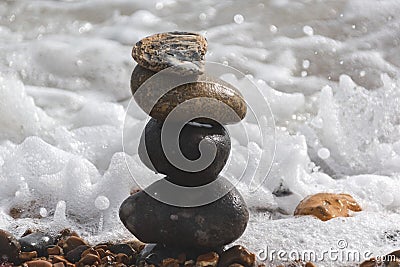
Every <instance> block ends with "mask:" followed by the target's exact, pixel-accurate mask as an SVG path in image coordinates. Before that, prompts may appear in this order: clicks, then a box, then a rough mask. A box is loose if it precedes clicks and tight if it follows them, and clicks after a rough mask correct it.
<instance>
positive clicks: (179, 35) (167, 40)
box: [132, 32, 207, 71]
mask: <svg viewBox="0 0 400 267" xmlns="http://www.w3.org/2000/svg"><path fill="white" fill-rule="evenodd" d="M206 52H207V40H206V38H204V37H203V36H201V35H199V34H197V33H191V32H166V33H158V34H154V35H151V36H148V37H146V38H143V39H142V40H140V41H139V42H137V43H136V44H135V46H134V47H133V49H132V57H133V59H134V60H135V61H136V62H137V63H138V64H139V65H141V66H142V67H144V68H146V69H149V70H152V71H160V70H163V69H166V68H168V67H171V66H178V65H180V64H182V63H186V62H198V63H200V62H201V61H203V60H204V57H205V54H206ZM198 67H199V68H201V67H200V66H198Z"/></svg>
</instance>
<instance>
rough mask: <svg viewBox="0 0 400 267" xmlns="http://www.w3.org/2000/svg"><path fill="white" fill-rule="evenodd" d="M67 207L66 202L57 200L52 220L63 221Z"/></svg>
mask: <svg viewBox="0 0 400 267" xmlns="http://www.w3.org/2000/svg"><path fill="white" fill-rule="evenodd" d="M66 209H67V204H66V203H65V201H63V200H61V201H58V203H57V206H56V210H55V211H54V221H56V222H63V221H65V220H66V216H65V212H66Z"/></svg>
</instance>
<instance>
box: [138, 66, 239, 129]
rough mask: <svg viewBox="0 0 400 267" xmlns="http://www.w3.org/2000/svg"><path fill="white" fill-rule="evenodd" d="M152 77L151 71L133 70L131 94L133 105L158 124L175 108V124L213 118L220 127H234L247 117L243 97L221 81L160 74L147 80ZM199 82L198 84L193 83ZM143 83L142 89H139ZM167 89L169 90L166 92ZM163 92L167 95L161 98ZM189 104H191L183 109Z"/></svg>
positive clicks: (200, 77)
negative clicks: (158, 121) (185, 103)
mask: <svg viewBox="0 0 400 267" xmlns="http://www.w3.org/2000/svg"><path fill="white" fill-rule="evenodd" d="M154 74H155V72H153V71H150V70H147V69H145V68H143V67H141V66H139V65H138V66H136V67H135V69H134V70H133V72H132V76H131V90H132V94H133V96H134V99H135V101H136V103H137V104H138V105H139V106H140V107H141V108H142V109H143V110H144V111H145V112H146V113H147V114H149V115H150V116H151V117H153V118H155V119H157V120H160V121H164V120H165V119H166V118H167V116H168V115H169V114H170V113H171V111H172V110H173V109H174V108H176V107H177V106H179V112H178V113H177V114H174V118H173V120H175V121H183V120H185V119H187V118H188V117H190V118H193V115H198V114H205V115H204V116H202V117H203V118H196V121H198V122H210V119H209V118H214V119H215V120H217V121H218V122H219V123H222V124H233V123H238V122H240V121H241V120H242V119H243V118H244V117H245V116H246V112H247V106H246V102H245V101H244V99H243V96H242V95H241V94H240V92H239V91H238V90H237V89H236V88H234V87H233V86H232V85H230V84H228V83H226V82H224V81H222V80H219V79H216V78H213V77H209V76H207V75H201V76H198V77H195V78H193V76H187V77H181V76H179V75H173V74H163V73H160V74H158V75H157V77H159V78H155V79H150V78H151V77H152V76H153V75H154ZM199 79H201V81H198V82H194V81H197V80H199ZM145 81H147V82H146V83H145V85H143V87H141V88H140V86H141V85H142V84H143V83H144V82H145ZM177 84H182V85H179V86H176V85H177ZM139 88H140V90H139V91H138V89H139ZM168 88H172V89H171V90H169V91H168V90H167V89H168ZM164 90H167V91H166V93H164V94H163V92H164ZM159 96H160V98H159ZM188 100H190V101H191V102H190V104H188V105H182V103H184V102H185V101H188Z"/></svg>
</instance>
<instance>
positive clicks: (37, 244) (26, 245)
mask: <svg viewBox="0 0 400 267" xmlns="http://www.w3.org/2000/svg"><path fill="white" fill-rule="evenodd" d="M19 243H20V244H21V250H22V251H23V252H31V251H36V252H37V254H38V256H39V257H41V256H47V248H48V247H49V246H51V245H54V238H53V237H52V236H50V235H48V234H45V233H42V232H35V233H31V234H28V235H26V236H24V237H22V238H20V239H19Z"/></svg>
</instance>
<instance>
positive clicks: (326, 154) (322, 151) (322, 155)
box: [318, 147, 331, 159]
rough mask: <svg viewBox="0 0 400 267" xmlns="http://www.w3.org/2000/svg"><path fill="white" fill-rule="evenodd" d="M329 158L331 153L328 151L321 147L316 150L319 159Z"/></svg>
mask: <svg viewBox="0 0 400 267" xmlns="http://www.w3.org/2000/svg"><path fill="white" fill-rule="evenodd" d="M330 156H331V152H330V151H329V149H327V148H325V147H323V148H320V149H319V150H318V157H320V158H321V159H327V158H329V157H330Z"/></svg>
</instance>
